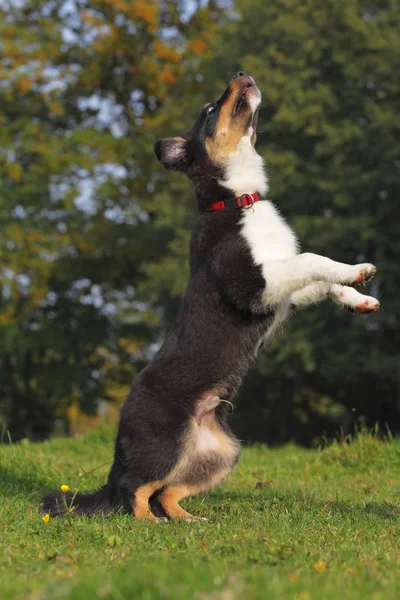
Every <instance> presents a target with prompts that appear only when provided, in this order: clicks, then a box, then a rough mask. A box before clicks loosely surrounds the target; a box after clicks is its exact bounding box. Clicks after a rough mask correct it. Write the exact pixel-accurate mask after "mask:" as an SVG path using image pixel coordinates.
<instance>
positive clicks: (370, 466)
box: [0, 430, 400, 600]
mask: <svg viewBox="0 0 400 600" xmlns="http://www.w3.org/2000/svg"><path fill="white" fill-rule="evenodd" d="M111 457H112V434H110V433H109V432H108V433H107V432H104V431H101V430H98V431H96V432H94V433H91V434H89V435H87V436H86V437H85V438H84V439H83V440H69V439H54V440H51V441H49V442H46V443H43V444H30V443H28V442H22V443H20V444H14V445H11V446H5V445H2V446H0V496H1V500H0V536H1V540H0V544H1V548H0V598H2V599H5V598H21V599H22V598H23V599H24V600H25V599H32V600H33V599H35V600H44V599H47V598H76V599H88V600H89V599H92V598H106V599H113V600H114V599H115V600H122V599H128V598H129V599H137V598H138V599H148V600H153V599H158V598H170V599H173V600H178V599H185V600H190V599H191V598H194V599H196V600H212V599H217V598H220V599H222V600H234V599H241V600H242V599H246V600H247V599H256V598H257V599H258V598H260V599H261V598H262V599H268V600H269V599H275V598H279V599H284V600H286V599H297V600H309V599H311V600H313V599H318V600H320V599H323V600H330V599H333V598H334V599H340V600H349V599H357V600H360V599H363V600H364V599H365V598H374V599H380V598H382V599H385V600H386V599H390V598H393V599H395V598H399V597H400V535H399V534H400V440H399V441H396V440H394V441H390V442H385V441H380V440H378V439H377V438H375V437H374V436H372V435H368V434H364V435H361V436H359V437H358V438H357V439H356V440H355V441H354V442H353V443H352V444H351V445H345V444H333V445H331V446H330V447H329V448H327V449H325V450H323V451H318V450H304V449H300V448H297V447H295V446H287V447H285V448H281V449H268V448H266V447H253V448H247V449H245V450H244V452H243V456H242V459H241V461H240V463H239V465H238V467H237V468H236V470H235V472H234V473H233V475H231V476H230V477H229V478H228V479H227V480H226V481H225V482H224V484H223V485H222V486H220V487H219V488H218V489H217V490H215V491H214V492H212V493H210V494H207V495H204V496H198V497H195V498H191V499H189V500H187V501H186V502H184V503H183V505H184V506H185V507H187V508H188V509H189V510H190V511H191V512H193V513H194V514H197V515H202V516H207V517H208V519H209V520H208V521H207V522H196V523H171V522H169V523H157V524H151V523H145V522H135V521H134V520H133V519H132V518H131V517H129V516H127V515H115V516H113V517H108V518H100V517H96V518H92V519H87V518H79V517H78V518H71V519H69V520H68V519H66V520H60V519H52V520H50V522H49V523H47V524H46V523H44V522H43V521H42V518H41V516H40V515H39V514H38V503H39V499H40V496H41V494H42V492H43V491H45V490H48V489H51V488H55V487H58V486H60V485H61V484H69V485H70V486H71V488H72V489H77V488H79V489H80V490H87V489H91V488H93V487H96V486H98V485H99V484H101V483H104V482H105V479H106V475H107V470H108V468H109V465H110V461H111Z"/></svg>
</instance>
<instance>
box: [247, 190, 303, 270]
mask: <svg viewBox="0 0 400 600" xmlns="http://www.w3.org/2000/svg"><path fill="white" fill-rule="evenodd" d="M241 234H242V236H243V237H244V238H245V240H246V242H247V245H248V247H249V249H250V252H251V255H252V258H253V260H254V263H255V264H256V265H261V266H262V265H264V264H265V263H266V262H268V261H271V260H277V259H284V258H289V257H290V256H294V255H295V254H297V252H298V242H297V238H296V236H295V234H294V232H293V230H292V229H291V228H290V227H289V225H288V224H287V223H286V221H285V220H284V218H283V217H282V216H281V215H280V214H279V212H278V210H277V209H276V208H275V206H274V205H273V204H272V203H271V202H269V201H267V200H264V201H262V202H257V203H256V204H254V206H253V207H252V208H251V209H247V210H246V211H245V212H244V215H243V219H242V221H241Z"/></svg>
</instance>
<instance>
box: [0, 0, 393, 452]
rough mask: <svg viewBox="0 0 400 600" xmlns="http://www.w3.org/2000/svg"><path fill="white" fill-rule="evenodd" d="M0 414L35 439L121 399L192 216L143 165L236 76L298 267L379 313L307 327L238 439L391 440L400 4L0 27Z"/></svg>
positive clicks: (330, 315)
mask: <svg viewBox="0 0 400 600" xmlns="http://www.w3.org/2000/svg"><path fill="white" fill-rule="evenodd" d="M0 16H1V20H0V39H1V56H0V124H1V128H0V141H1V145H0V219H1V223H2V236H1V239H0V265H1V267H0V278H1V284H2V288H1V289H2V291H1V297H0V309H1V312H0V335H1V340H2V345H1V349H0V411H1V414H2V415H3V419H4V420H6V421H7V423H8V426H9V427H10V429H11V430H12V432H13V433H14V434H15V435H16V436H21V435H31V434H32V433H34V432H35V431H40V432H41V434H44V433H45V432H46V431H48V430H49V429H50V428H51V427H52V423H53V420H54V417H55V416H64V415H65V411H66V409H67V407H68V406H69V405H71V404H74V405H77V406H80V407H81V408H83V409H85V410H86V411H91V410H92V411H93V410H94V408H95V406H96V401H97V400H98V399H100V398H105V399H112V400H116V399H117V400H118V399H122V397H123V395H124V393H125V392H126V390H127V389H128V386H129V384H130V382H131V380H132V378H133V377H134V375H135V372H137V370H138V369H139V368H140V367H141V366H142V365H143V364H144V363H145V362H146V361H147V360H148V358H149V356H151V353H152V351H153V349H154V347H155V344H158V343H159V341H160V339H162V335H163V333H164V332H165V330H166V329H167V328H168V326H169V324H170V322H171V320H172V319H173V318H174V316H175V314H176V311H177V308H178V305H179V301H180V297H181V295H182V292H183V290H184V287H185V283H186V279H187V272H188V271H187V249H188V239H189V236H190V229H191V224H192V221H193V215H194V202H193V195H192V192H191V191H190V188H189V186H188V183H187V182H186V181H185V180H184V179H183V178H182V177H181V176H180V175H178V174H172V175H171V174H167V173H165V172H163V171H162V170H160V167H159V166H158V165H157V164H156V160H155V158H154V157H153V153H152V146H153V143H154V140H155V139H157V138H158V137H162V136H168V135H175V134H178V133H180V132H182V131H183V130H184V129H185V128H186V127H187V126H188V125H189V124H190V123H191V121H192V120H193V118H194V114H195V112H196V110H198V108H199V107H200V106H201V105H202V103H204V102H206V101H210V100H214V99H216V98H217V97H218V95H219V94H220V93H221V91H222V90H223V89H224V87H225V86H226V82H227V81H228V80H229V78H230V77H231V75H232V74H233V73H234V72H235V71H237V70H238V69H239V68H241V69H245V70H247V71H248V72H250V73H251V74H252V75H253V77H254V78H255V79H256V81H257V83H258V85H259V86H260V88H261V89H262V91H263V109H262V111H261V114H260V119H259V129H260V131H259V132H258V149H259V151H260V153H261V154H262V155H263V156H264V157H265V160H266V164H267V170H268V174H269V177H270V184H271V191H270V194H269V195H270V198H271V199H272V200H273V201H274V202H276V203H277V204H278V205H279V207H280V208H281V210H282V212H283V214H284V215H285V216H286V217H287V218H288V220H289V221H290V223H291V224H292V225H293V226H294V228H295V229H296V231H297V232H298V234H299V237H300V239H301V242H302V247H303V249H304V250H306V251H313V252H317V253H320V254H324V255H327V256H330V257H331V258H333V259H336V260H342V261H345V262H350V263H352V262H360V261H364V260H368V261H371V262H375V263H376V264H377V266H378V269H379V275H378V278H377V280H376V281H375V283H374V284H373V286H372V292H373V293H374V294H375V295H377V296H378V297H379V299H380V300H381V304H382V309H381V310H380V311H379V312H378V313H377V314H376V315H370V316H368V317H360V316H356V315H350V314H347V313H344V312H342V311H340V309H338V308H336V307H335V306H333V305H331V304H328V303H326V304H325V305H322V306H320V307H318V308H314V309H312V310H311V309H310V310H308V311H306V312H304V313H303V314H301V315H298V316H296V317H295V318H294V319H293V320H292V322H291V323H290V324H289V326H288V328H287V330H286V332H285V333H284V334H283V336H281V337H280V339H278V340H276V341H275V342H274V343H273V344H271V346H270V347H269V348H268V349H267V350H266V351H264V352H263V354H262V356H261V357H260V359H259V360H258V362H257V365H256V367H255V369H254V370H253V371H252V372H251V374H250V375H249V377H248V380H247V383H246V385H245V387H244V389H243V391H242V393H241V394H240V398H239V401H238V410H237V412H236V414H235V416H234V426H235V428H236V430H237V431H238V433H239V434H240V435H241V436H242V437H243V438H245V439H253V440H254V439H260V440H268V441H277V442H283V441H285V440H287V439H290V438H295V439H297V440H298V441H302V442H309V441H310V440H311V439H312V438H313V437H314V436H315V435H318V434H320V433H321V432H322V431H324V430H326V431H328V432H332V431H333V430H334V429H337V428H338V427H339V426H342V427H345V428H349V427H350V426H351V424H352V422H354V420H355V418H356V417H358V416H360V415H364V416H365V417H366V418H367V421H368V422H370V423H374V422H375V421H379V422H380V423H382V424H383V423H384V422H388V424H389V426H390V427H391V428H392V429H393V430H394V431H396V430H398V429H399V428H400V396H399V389H400V379H399V372H400V370H399V366H400V365H399V351H398V348H397V346H398V344H397V338H398V336H399V323H398V314H399V308H400V300H399V297H400V289H399V285H400V284H399V281H400V277H399V275H400V273H399V269H400V267H399V262H398V259H397V257H398V255H399V244H400V242H399V240H400V225H399V223H400V214H399V211H400V208H399V206H398V203H397V201H396V200H397V197H398V195H399V191H400V190H399V186H400V176H399V165H400V162H399V161H400V156H399V154H400V140H399V130H400V117H399V110H398V108H399V101H398V99H399V97H400V89H399V88H400V84H399V78H398V77H397V75H396V74H397V72H398V71H399V60H400V59H399V56H400V40H399V36H398V30H399V25H400V23H399V13H398V6H397V3H396V2H395V1H394V0H378V1H376V2H371V1H370V0H368V1H367V0H346V1H345V0H327V1H326V2H324V3H321V2H319V1H318V0H305V1H303V0H302V1H300V0H271V1H269V2H263V1H262V0H246V1H244V0H236V2H235V3H234V5H233V6H232V5H227V4H216V3H215V2H209V3H208V4H206V5H204V4H199V5H197V4H193V6H192V5H190V7H188V5H187V4H186V3H184V2H178V1H177V0H165V1H163V2H155V1H146V2H144V1H142V0H135V1H133V2H125V1H123V0H105V1H103V2H97V1H94V0H79V1H76V2H70V1H68V2H67V1H61V0H53V1H50V0H49V1H48V2H38V1H37V0H25V1H24V2H21V3H18V5H16V3H10V4H8V5H7V4H6V3H2V4H1V8H0Z"/></svg>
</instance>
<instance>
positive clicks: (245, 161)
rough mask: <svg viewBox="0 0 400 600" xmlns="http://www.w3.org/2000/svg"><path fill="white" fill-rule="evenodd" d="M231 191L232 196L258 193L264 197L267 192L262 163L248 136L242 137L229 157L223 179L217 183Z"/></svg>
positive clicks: (265, 175) (266, 180)
mask: <svg viewBox="0 0 400 600" xmlns="http://www.w3.org/2000/svg"><path fill="white" fill-rule="evenodd" d="M218 183H219V184H220V185H221V186H223V187H225V188H227V189H229V190H231V192H232V194H233V195H234V196H241V195H242V194H251V193H252V192H258V193H259V194H261V195H262V196H264V195H265V194H266V193H267V191H268V179H267V174H266V172H265V168H264V161H263V159H262V158H261V156H260V155H259V154H257V152H256V151H255V149H254V148H253V146H252V145H251V141H250V138H249V137H248V136H245V137H243V138H242V139H241V140H240V142H239V145H238V147H237V150H236V152H233V153H232V154H230V155H229V159H228V162H227V164H226V167H225V177H224V179H222V180H220V181H219V182H218Z"/></svg>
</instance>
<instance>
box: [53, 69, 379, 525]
mask: <svg viewBox="0 0 400 600" xmlns="http://www.w3.org/2000/svg"><path fill="white" fill-rule="evenodd" d="M260 102H261V93H260V90H259V89H258V87H257V85H256V83H255V81H254V79H253V78H252V77H251V76H249V75H247V74H246V73H244V72H239V73H237V74H236V75H235V76H234V77H233V79H232V80H231V81H230V83H229V85H228V87H227V89H226V90H225V92H224V93H223V95H222V96H221V98H220V99H219V100H217V101H216V102H213V103H211V104H206V105H205V106H204V107H203V108H202V109H201V111H200V113H199V114H198V116H197V118H196V120H195V122H194V124H193V125H192V127H191V128H190V129H189V130H188V131H186V133H184V134H183V135H182V136H178V137H172V138H167V139H162V140H159V141H158V142H157V143H156V145H155V153H156V155H157V157H158V159H159V161H160V162H161V164H162V165H163V166H164V167H166V168H167V169H170V170H173V171H180V172H181V173H185V174H186V175H187V176H188V177H189V179H190V180H191V181H192V183H193V185H194V189H195V193H196V199H197V206H198V216H197V218H196V221H195V224H194V230H193V235H192V238H191V244H190V279H189V283H188V287H187V290H186V293H185V295H184V297H183V301H182V306H181V309H180V312H179V314H178V317H177V319H176V322H175V324H174V326H173V327H172V329H171V331H170V332H169V334H168V335H167V337H166V340H165V342H164V344H163V346H162V347H161V349H160V350H159V351H158V353H157V354H156V356H155V357H154V359H153V360H152V361H151V362H150V364H149V365H148V366H147V367H146V368H145V369H144V370H143V371H142V372H141V373H140V374H139V375H138V377H137V378H136V380H135V382H134V384H133V387H132V390H131V392H130V394H129V396H128V398H127V400H126V403H125V405H124V406H123V408H122V411H121V416H120V422H119V429H118V434H117V438H116V442H115V457H114V463H113V465H112V467H111V470H110V473H109V477H108V482H107V484H106V485H105V486H104V487H102V488H101V489H100V490H98V491H96V492H94V493H92V494H80V493H77V494H75V495H72V493H69V494H61V493H59V492H53V493H50V494H48V495H47V496H46V497H45V498H44V500H43V508H42V510H43V512H45V513H50V514H52V515H62V514H65V513H66V512H67V511H68V510H71V511H72V512H73V514H76V515H78V514H84V515H92V514H95V513H103V514H108V513H109V512H111V511H113V510H117V509H119V508H123V509H125V510H126V511H128V512H129V513H131V514H133V516H134V517H135V518H136V519H148V520H150V521H157V520H160V519H172V520H175V519H176V520H194V519H195V518H196V517H193V516H192V515H191V514H190V513H188V512H187V511H185V510H184V509H183V508H182V507H181V506H180V505H179V502H180V501H181V500H182V499H184V498H186V497H188V496H191V495H193V494H198V493H201V492H206V491H207V490H210V489H211V488H214V487H215V486H216V485H218V484H219V483H220V482H221V481H222V480H223V479H224V478H225V477H226V476H227V475H228V474H229V473H230V472H231V471H232V469H233V468H234V466H235V464H236V463H237V461H238V459H239V455H240V443H239V440H237V439H236V438H235V436H234V435H233V433H232V431H231V430H230V428H229V427H228V424H227V415H228V411H229V405H230V404H231V402H232V400H233V398H234V397H235V395H236V393H237V392H238V389H239V387H240V385H241V382H242V379H243V377H244V375H245V374H246V372H247V371H248V369H249V367H250V365H251V364H252V363H253V361H254V360H255V358H256V356H257V353H258V351H259V349H260V347H261V346H262V345H263V344H265V343H266V342H267V341H268V339H270V338H271V336H272V335H273V334H274V333H275V332H276V331H277V329H279V328H280V327H281V326H282V324H283V323H284V321H285V320H286V318H287V317H288V315H289V314H290V313H291V312H293V311H295V310H297V309H300V308H303V307H306V306H308V305H310V304H313V303H318V302H320V301H321V300H323V299H325V298H328V297H329V298H331V299H332V300H333V301H334V302H336V303H337V304H339V305H340V306H342V307H343V308H346V309H348V310H352V311H355V312H360V313H369V312H373V311H375V310H377V309H378V308H379V302H378V301H377V300H376V299H375V298H373V297H370V296H365V295H363V294H361V293H359V292H358V291H356V290H355V289H354V288H353V287H351V286H353V285H354V284H364V283H366V282H368V281H370V280H371V279H372V277H373V276H374V274H375V272H376V268H375V266H374V265H372V264H369V263H363V264H358V265H348V264H343V263H339V262H335V261H333V260H330V259H329V258H326V257H324V256H319V255H316V254H311V253H305V254H301V253H299V244H298V242H297V239H296V236H295V234H294V232H293V231H292V229H291V228H290V227H289V225H288V224H287V223H286V222H285V220H284V219H283V218H282V216H281V215H280V213H279V211H278V210H277V209H276V208H275V206H274V205H273V204H272V203H271V202H270V201H268V200H267V199H265V197H266V194H267V191H268V183H267V177H266V173H265V168H264V163H263V160H262V158H261V156H259V154H257V152H256V150H255V143H256V126H257V120H258V112H259V106H260Z"/></svg>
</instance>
